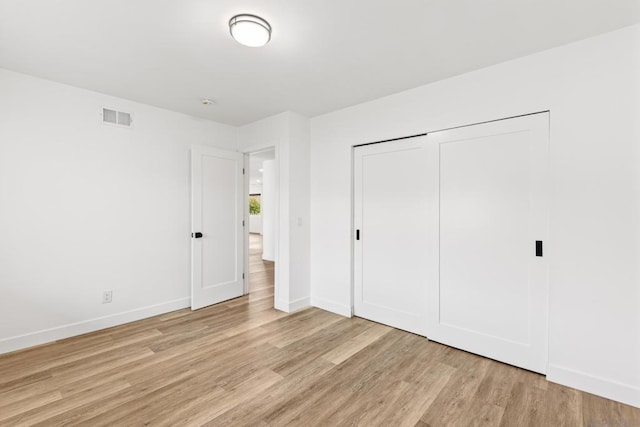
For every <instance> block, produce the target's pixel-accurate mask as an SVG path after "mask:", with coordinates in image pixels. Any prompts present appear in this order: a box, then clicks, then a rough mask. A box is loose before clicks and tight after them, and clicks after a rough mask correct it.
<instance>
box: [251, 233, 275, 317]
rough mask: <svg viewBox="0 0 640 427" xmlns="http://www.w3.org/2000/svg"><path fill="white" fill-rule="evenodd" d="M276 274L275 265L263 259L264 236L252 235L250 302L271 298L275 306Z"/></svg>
mask: <svg viewBox="0 0 640 427" xmlns="http://www.w3.org/2000/svg"><path fill="white" fill-rule="evenodd" d="M274 273H275V263H274V262H272V261H264V260H263V259H262V236H261V235H260V234H257V233H250V234H249V301H258V300H261V299H266V298H270V299H271V303H272V304H273V292H274V286H273V284H274ZM272 307H273V305H272Z"/></svg>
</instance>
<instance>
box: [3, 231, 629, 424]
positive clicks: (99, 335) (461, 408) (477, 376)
mask: <svg viewBox="0 0 640 427" xmlns="http://www.w3.org/2000/svg"><path fill="white" fill-rule="evenodd" d="M259 245H260V241H259V236H252V245H251V246H252V247H251V254H252V259H251V277H250V280H251V281H250V289H251V294H250V295H248V296H245V297H242V298H238V299H235V300H232V301H228V302H226V303H222V304H218V305H216V306H213V307H209V308H205V309H202V310H199V311H196V312H191V311H190V310H188V309H187V310H180V311H176V312H173V313H168V314H165V315H162V316H157V317H153V318H150V319H145V320H142V321H139V322H134V323H130V324H127V325H123V326H119V327H115V328H111V329H107V330H103V331H99V332H95V333H91V334H87V335H83V336H80V337H75V338H71V339H67V340H62V341H59V342H56V343H52V344H48V345H44V346H40V347H35V348H32V349H27V350H23V351H19V352H15V353H11V354H8V355H4V356H0V425H2V426H22V425H40V426H62V425H86V426H144V425H159V426H201V425H206V426H285V425H292V426H335V425H363V426H590V427H604V426H608V427H612V426H618V427H631V426H640V409H636V408H632V407H630V406H626V405H623V404H620V403H616V402H613V401H610V400H607V399H603V398H600V397H596V396H593V395H590V394H587V393H582V392H579V391H577V390H574V389H570V388H567V387H563V386H559V385H557V384H553V383H550V382H547V381H546V380H545V379H544V377H542V376H540V375H537V374H534V373H531V372H527V371H524V370H521V369H517V368H514V367H512V366H508V365H504V364H501V363H498V362H495V361H492V360H489V359H485V358H482V357H479V356H475V355H472V354H469V353H465V352H463V351H459V350H456V349H453V348H450V347H447V346H444V345H441V344H437V343H434V342H429V341H427V340H426V339H424V338H421V337H419V336H416V335H413V334H410V333H406V332H403V331H399V330H396V329H392V328H389V327H386V326H383V325H380V324H377V323H373V322H369V321H367V320H364V319H359V318H353V319H346V318H343V317H340V316H337V315H334V314H332V313H328V312H325V311H322V310H319V309H315V308H311V309H307V310H304V311H301V312H298V313H294V314H291V315H287V314H284V313H281V312H277V311H275V310H274V309H273V263H268V262H263V261H262V260H261V259H260V256H259V253H260V250H259Z"/></svg>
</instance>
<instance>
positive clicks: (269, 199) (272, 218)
mask: <svg viewBox="0 0 640 427" xmlns="http://www.w3.org/2000/svg"><path fill="white" fill-rule="evenodd" d="M262 169H263V171H262V184H263V185H262V221H263V222H262V225H263V226H262V259H265V260H267V261H275V259H276V219H277V217H276V203H277V200H278V197H277V195H278V188H277V186H276V184H277V180H276V165H275V160H265V161H264V162H263V163H262Z"/></svg>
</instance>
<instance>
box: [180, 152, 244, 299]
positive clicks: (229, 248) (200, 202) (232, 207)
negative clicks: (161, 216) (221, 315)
mask: <svg viewBox="0 0 640 427" xmlns="http://www.w3.org/2000/svg"><path fill="white" fill-rule="evenodd" d="M243 163H244V160H243V155H242V153H237V152H232V151H226V150H219V149H215V148H208V147H193V148H192V150H191V191H192V193H191V202H192V221H191V224H192V239H191V260H192V267H191V308H192V309H193V310H196V309H198V308H202V307H205V306H208V305H211V304H215V303H218V302H221V301H225V300H228V299H231V298H236V297H239V296H241V295H243V292H244V278H243V268H244V246H243V245H244V238H243V234H244V233H243V219H244V209H243V207H244V199H245V197H244V178H243Z"/></svg>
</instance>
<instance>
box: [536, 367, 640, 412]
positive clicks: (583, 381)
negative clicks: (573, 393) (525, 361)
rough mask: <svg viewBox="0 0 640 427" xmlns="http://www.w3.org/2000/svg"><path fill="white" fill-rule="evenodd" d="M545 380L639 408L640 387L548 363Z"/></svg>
mask: <svg viewBox="0 0 640 427" xmlns="http://www.w3.org/2000/svg"><path fill="white" fill-rule="evenodd" d="M547 380H549V381H551V382H554V383H558V384H562V385H565V386H567V387H573V388H576V389H578V390H582V391H586V392H587V393H591V394H596V395H598V396H602V397H606V398H607V399H612V400H617V401H618V402H622V403H626V404H627V405H631V406H635V407H638V408H640V388H639V387H634V386H632V385H630V384H624V383H620V382H617V381H611V380H608V379H605V378H600V377H596V376H594V375H590V374H586V373H584V372H579V371H575V370H573V369H569V368H564V367H562V366H557V365H552V364H549V367H548V369H547Z"/></svg>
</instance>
